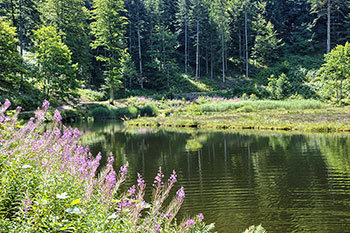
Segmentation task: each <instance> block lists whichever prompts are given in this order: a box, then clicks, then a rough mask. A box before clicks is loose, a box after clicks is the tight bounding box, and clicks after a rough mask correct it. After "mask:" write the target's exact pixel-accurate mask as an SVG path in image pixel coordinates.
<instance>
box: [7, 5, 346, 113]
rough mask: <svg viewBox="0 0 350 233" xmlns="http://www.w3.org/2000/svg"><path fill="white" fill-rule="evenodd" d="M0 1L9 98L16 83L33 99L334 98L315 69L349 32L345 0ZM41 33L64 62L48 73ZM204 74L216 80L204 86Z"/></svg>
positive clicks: (318, 67)
mask: <svg viewBox="0 0 350 233" xmlns="http://www.w3.org/2000/svg"><path fill="white" fill-rule="evenodd" d="M0 6H1V7H0V8H1V10H0V17H1V20H2V21H1V27H2V33H4V32H5V31H6V36H5V37H6V38H5V37H2V38H1V43H2V45H1V46H2V50H1V53H3V54H1V56H3V57H4V59H1V62H2V63H3V64H2V66H4V68H2V69H1V72H2V73H1V76H0V77H1V82H0V84H1V87H2V88H3V89H1V90H0V91H1V93H2V98H3V100H4V99H5V98H6V97H7V96H8V97H11V96H10V94H9V91H8V90H10V89H11V90H12V89H13V90H14V91H16V92H21V94H24V95H30V96H32V97H33V98H32V99H33V100H34V99H35V97H41V98H48V99H50V98H51V100H52V101H53V102H54V103H56V101H57V100H58V99H59V98H61V99H62V98H63V97H65V101H67V100H68V99H69V98H66V97H74V96H75V95H71V94H76V91H75V89H76V87H77V86H79V87H80V88H83V89H86V88H88V89H94V90H98V91H101V92H103V93H104V94H103V96H104V99H107V97H108V93H109V96H110V99H111V101H113V99H114V97H121V96H128V95H135V94H136V95H137V94H142V93H147V92H145V91H144V90H145V89H147V90H151V91H152V92H162V93H166V94H168V93H171V94H179V93H186V92H195V91H202V92H203V91H205V92H207V91H208V89H211V91H226V90H234V91H232V92H231V93H232V94H231V96H230V97H234V96H241V95H242V94H244V93H246V94H248V95H250V94H255V95H256V96H258V97H259V98H273V99H281V98H287V97H289V96H291V95H295V94H296V93H297V94H298V95H302V96H303V97H305V98H323V99H325V100H333V99H334V98H332V95H333V94H332V93H331V92H328V91H327V92H324V88H323V86H324V80H327V79H328V80H329V78H324V75H328V74H326V73H325V72H323V71H322V72H317V71H318V70H319V69H320V67H321V65H322V63H323V62H324V61H323V59H322V56H323V54H324V53H329V52H330V51H331V49H332V48H334V47H336V45H344V44H345V43H346V41H348V39H349V38H350V34H349V30H347V27H348V25H349V22H350V21H349V20H350V17H349V15H350V4H349V3H348V2H347V1H343V0H340V1H316V0H315V1H314V0H288V1H280V0H259V1H253V0H245V1H237V0H223V1H216V0H215V1H209V0H176V1H173V0H128V1H123V0H94V1H82V0H60V1H57V0H44V1H38V0H23V1H22V0H21V1H15V0H14V1H9V0H0ZM44 29H45V30H48V29H49V30H52V31H56V34H55V35H51V37H52V36H53V37H55V39H54V40H53V39H52V38H51V37H48V36H45V37H43V32H44ZM4 30H5V31H4ZM14 30H15V31H14ZM39 34H42V36H41V38H40V43H43V44H45V46H46V47H48V48H49V47H50V48H54V47H56V48H57V49H56V50H57V51H56V52H57V55H58V56H60V57H61V58H63V57H62V56H65V57H66V58H65V59H66V60H67V61H59V62H57V63H56V64H52V67H51V68H50V70H47V68H48V67H47V66H46V65H43V64H44V63H43V57H44V56H46V55H47V54H45V53H46V52H44V50H40V49H38V40H39V38H38V36H39ZM6 41H11V43H7V42H6ZM16 43H17V46H18V47H19V49H18V50H19V52H16V51H15V50H14V46H15V44H16ZM4 46H10V47H11V48H6V49H5V47H4ZM59 47H60V48H61V49H58V48H59ZM59 50H60V51H59ZM33 52H34V53H35V56H33V54H32V53H33ZM60 53H61V55H62V56H61V55H59V54H60ZM18 54H19V55H20V56H21V57H22V58H21V57H19V55H18ZM52 55H53V54H52ZM47 59H50V58H49V57H47ZM54 62H55V61H54ZM62 62H63V63H65V64H69V65H68V66H73V64H74V68H73V69H71V68H69V67H68V66H67V65H64V64H63V63H62ZM326 62H327V63H329V62H332V61H330V60H329V59H328V60H326ZM45 64H46V63H45ZM55 66H56V67H55ZM68 68H69V69H71V70H70V71H69V72H68V70H67V69H68ZM53 69H54V70H55V71H54V72H52V71H53ZM58 70H59V72H57V71H58ZM63 70H64V71H63ZM68 73H69V74H68ZM51 76H52V77H51ZM59 76H60V78H58V77H59ZM321 76H322V78H321ZM68 77H69V82H66V81H67V80H68ZM58 79H63V80H65V81H64V83H65V84H64V85H63V89H62V90H58V88H57V87H49V88H50V90H52V91H48V88H46V85H43V83H44V82H43V80H58ZM208 80H210V82H212V84H213V83H214V85H212V86H211V87H210V88H202V87H201V85H202V86H203V85H207V83H208ZM278 80H279V81H278ZM78 81H79V82H78ZM184 83H186V84H188V85H184ZM284 84H285V85H284ZM281 86H283V88H284V89H286V87H288V90H281V89H280V87H281ZM27 87H31V88H27ZM198 87H199V88H198ZM59 88H61V87H59ZM347 88H348V87H347V86H344V87H343V88H342V90H344V91H346V89H347ZM140 90H141V92H140ZM66 91H68V92H70V93H69V94H67V93H66ZM33 93H35V94H33ZM344 93H345V92H344ZM335 99H336V98H335ZM29 100H30V98H29V99H28V101H29ZM337 102H340V101H339V95H338V101H337ZM345 102H346V101H345ZM28 103H29V102H28ZM26 105H27V103H26ZM32 105H33V106H34V103H32ZM33 106H31V107H32V108H33Z"/></svg>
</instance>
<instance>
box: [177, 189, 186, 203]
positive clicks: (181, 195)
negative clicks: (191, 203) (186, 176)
mask: <svg viewBox="0 0 350 233" xmlns="http://www.w3.org/2000/svg"><path fill="white" fill-rule="evenodd" d="M176 198H177V199H178V200H183V199H184V198H185V191H184V187H181V188H180V189H179V190H178V191H177V192H176Z"/></svg>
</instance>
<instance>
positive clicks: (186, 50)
mask: <svg viewBox="0 0 350 233" xmlns="http://www.w3.org/2000/svg"><path fill="white" fill-rule="evenodd" d="M187 46H188V41H187V19H185V74H187V64H188V61H187V59H188V54H187V52H188V48H187Z"/></svg>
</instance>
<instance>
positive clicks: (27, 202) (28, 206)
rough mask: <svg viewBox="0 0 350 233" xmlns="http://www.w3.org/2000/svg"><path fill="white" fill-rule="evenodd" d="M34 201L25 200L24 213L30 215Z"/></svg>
mask: <svg viewBox="0 0 350 233" xmlns="http://www.w3.org/2000/svg"><path fill="white" fill-rule="evenodd" d="M31 205H32V201H31V200H25V201H24V213H25V214H28V211H29V210H31Z"/></svg>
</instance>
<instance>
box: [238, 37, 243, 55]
mask: <svg viewBox="0 0 350 233" xmlns="http://www.w3.org/2000/svg"><path fill="white" fill-rule="evenodd" d="M238 53H239V56H238V57H239V59H240V60H241V59H242V57H243V56H242V34H241V30H238Z"/></svg>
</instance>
